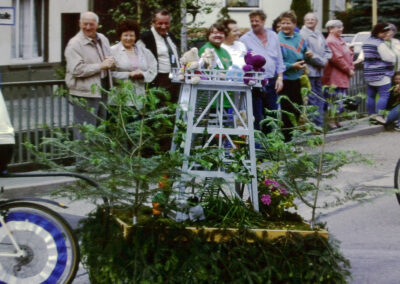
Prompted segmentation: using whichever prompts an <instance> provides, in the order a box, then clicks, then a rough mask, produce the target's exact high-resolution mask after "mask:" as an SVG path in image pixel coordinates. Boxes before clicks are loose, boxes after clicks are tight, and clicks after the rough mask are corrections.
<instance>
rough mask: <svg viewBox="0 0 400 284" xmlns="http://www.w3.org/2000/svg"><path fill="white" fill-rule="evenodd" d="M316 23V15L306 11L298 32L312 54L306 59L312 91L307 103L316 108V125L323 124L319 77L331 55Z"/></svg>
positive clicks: (322, 99) (322, 100)
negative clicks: (302, 24)
mask: <svg viewBox="0 0 400 284" xmlns="http://www.w3.org/2000/svg"><path fill="white" fill-rule="evenodd" d="M317 24H318V19H317V17H316V16H315V15H314V14H313V13H307V14H306V15H305V16H304V26H303V27H302V28H301V30H300V34H301V35H302V36H303V38H304V39H305V41H306V44H307V48H308V50H311V51H312V53H313V56H312V57H311V58H308V59H307V60H306V63H307V67H308V77H309V78H310V83H311V90H312V92H313V93H312V94H309V95H308V103H309V104H310V105H313V106H316V107H317V108H318V112H319V114H318V115H316V116H314V117H313V120H314V123H315V124H316V125H317V126H323V122H324V105H325V100H324V98H323V94H322V82H321V77H322V74H323V72H324V67H325V65H326V64H327V63H328V60H329V59H331V57H332V52H331V50H330V49H329V47H328V44H327V43H326V41H325V38H324V36H323V35H322V33H321V32H320V31H319V30H317V29H316V26H317Z"/></svg>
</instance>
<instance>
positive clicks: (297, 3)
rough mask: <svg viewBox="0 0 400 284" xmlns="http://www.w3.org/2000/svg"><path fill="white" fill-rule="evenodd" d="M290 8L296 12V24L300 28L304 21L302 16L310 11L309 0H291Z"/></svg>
mask: <svg viewBox="0 0 400 284" xmlns="http://www.w3.org/2000/svg"><path fill="white" fill-rule="evenodd" d="M290 9H291V10H293V11H294V12H295V13H296V16H297V26H298V27H299V28H301V27H302V26H303V23H304V16H305V15H306V14H307V13H308V12H312V9H311V3H310V0H292V4H291V5H290Z"/></svg>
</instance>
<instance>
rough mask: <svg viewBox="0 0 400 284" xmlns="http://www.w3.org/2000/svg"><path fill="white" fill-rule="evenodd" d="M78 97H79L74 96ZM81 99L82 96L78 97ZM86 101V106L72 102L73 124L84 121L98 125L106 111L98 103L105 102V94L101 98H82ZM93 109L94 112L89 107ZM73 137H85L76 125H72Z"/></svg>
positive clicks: (77, 138) (78, 138)
mask: <svg viewBox="0 0 400 284" xmlns="http://www.w3.org/2000/svg"><path fill="white" fill-rule="evenodd" d="M74 98H80V97H74ZM80 99H82V98H80ZM83 99H85V100H86V101H87V106H86V107H82V106H80V105H78V104H77V103H75V102H73V103H72V105H73V110H74V124H83V123H84V122H86V123H87V124H92V125H96V126H97V125H99V124H100V120H101V119H105V118H106V116H107V111H106V109H105V108H104V106H102V105H101V104H100V103H101V102H103V103H104V104H105V103H106V99H105V96H104V95H103V97H102V98H83ZM92 108H93V109H94V112H93V113H91V112H90V111H89V109H92ZM73 132H74V139H75V140H83V139H84V138H85V137H84V135H83V133H81V132H80V131H79V129H78V128H77V127H74V131H73Z"/></svg>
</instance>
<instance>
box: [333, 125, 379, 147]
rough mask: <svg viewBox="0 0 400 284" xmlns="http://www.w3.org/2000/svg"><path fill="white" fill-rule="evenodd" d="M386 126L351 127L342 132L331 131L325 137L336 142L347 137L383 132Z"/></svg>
mask: <svg viewBox="0 0 400 284" xmlns="http://www.w3.org/2000/svg"><path fill="white" fill-rule="evenodd" d="M384 130H385V127H384V126H383V125H371V126H368V127H365V128H359V129H350V130H345V131H341V132H336V133H331V134H328V135H327V136H326V138H325V141H326V142H328V143H329V142H334V141H339V140H343V139H347V138H352V137H355V136H366V135H373V134H377V133H380V132H383V131H384Z"/></svg>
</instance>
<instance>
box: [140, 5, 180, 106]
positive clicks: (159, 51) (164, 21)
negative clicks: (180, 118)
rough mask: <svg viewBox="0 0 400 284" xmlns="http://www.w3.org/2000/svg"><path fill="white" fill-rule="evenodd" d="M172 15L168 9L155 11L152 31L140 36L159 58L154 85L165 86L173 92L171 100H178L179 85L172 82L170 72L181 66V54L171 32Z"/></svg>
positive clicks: (175, 101) (174, 101)
mask: <svg viewBox="0 0 400 284" xmlns="http://www.w3.org/2000/svg"><path fill="white" fill-rule="evenodd" d="M170 24H171V17H170V15H169V12H168V11H167V10H159V11H156V12H155V13H154V16H153V23H152V27H151V29H150V31H147V32H144V33H142V34H141V36H140V41H141V42H142V43H143V44H144V45H145V46H146V48H148V49H150V51H151V52H152V53H153V55H154V57H155V58H156V59H157V77H156V78H155V79H154V81H153V85H154V86H157V87H163V88H165V89H166V90H167V91H169V93H170V94H171V101H172V102H173V103H177V102H178V98H179V85H178V84H175V83H172V82H171V79H170V73H171V71H172V68H175V67H177V68H179V54H178V47H177V44H176V42H177V41H176V39H175V38H174V37H173V36H172V35H171V34H169V28H170Z"/></svg>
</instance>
